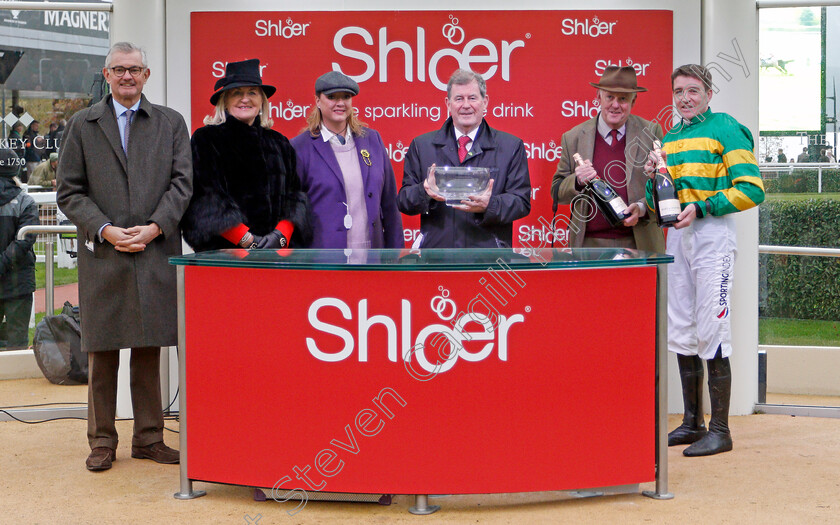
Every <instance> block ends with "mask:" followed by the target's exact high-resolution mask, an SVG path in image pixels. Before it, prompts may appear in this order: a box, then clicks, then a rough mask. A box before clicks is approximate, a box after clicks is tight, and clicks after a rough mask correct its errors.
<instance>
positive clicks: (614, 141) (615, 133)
mask: <svg viewBox="0 0 840 525" xmlns="http://www.w3.org/2000/svg"><path fill="white" fill-rule="evenodd" d="M610 135H611V136H612V144H610V146H612V147H613V148H614V147H616V146H618V130H617V129H611V130H610Z"/></svg>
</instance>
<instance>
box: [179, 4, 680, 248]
mask: <svg viewBox="0 0 840 525" xmlns="http://www.w3.org/2000/svg"><path fill="white" fill-rule="evenodd" d="M672 18H673V13H672V12H671V11H658V10H650V11H641V10H640V11H632V10H630V11H603V10H597V11H596V10H584V11H399V12H397V11H337V12H331V11H326V12H305V11H293V12H196V13H192V15H191V42H192V49H191V82H192V83H191V92H192V123H191V124H192V129H193V130H195V129H196V128H198V127H200V126H201V125H202V119H203V118H204V116H205V115H207V114H209V113H210V112H211V111H212V108H211V106H210V102H209V100H208V99H209V98H210V95H211V93H212V92H213V85H214V84H215V82H216V80H218V79H219V78H220V77H222V76H223V75H224V66H225V63H226V62H227V61H236V60H244V59H248V58H259V59H260V61H261V65H262V67H263V71H262V74H263V80H264V82H266V83H267V84H271V85H274V86H277V88H278V91H277V94H275V95H274V97H272V99H271V116H272V118H273V119H274V129H276V130H278V131H280V132H281V133H283V134H284V135H286V136H287V137H289V138H292V137H294V136H295V135H297V134H298V133H299V132H300V131H301V128H303V126H304V125H305V118H306V114H307V113H308V111H309V110H310V109H311V108H312V105H313V102H314V99H315V94H314V85H315V79H316V78H317V77H318V76H320V75H322V74H323V73H325V72H327V71H329V70H331V69H337V70H340V71H342V72H343V73H345V74H347V75H350V76H352V77H354V78H355V79H356V81H357V82H359V85H360V88H361V91H360V93H359V95H358V96H357V97H355V98H354V100H353V104H354V107H355V108H356V109H357V110H358V111H359V115H360V117H361V119H362V121H364V122H366V123H367V124H368V125H369V126H371V127H372V128H374V129H376V130H377V131H379V132H380V133H381V135H382V138H383V140H384V141H385V145H386V147H387V148H388V150H389V152H390V156H391V160H392V162H393V164H394V171H395V173H396V177H397V187H399V186H400V183H401V181H402V162H403V159H404V157H405V152H406V150H407V149H408V145H409V144H410V143H411V140H412V139H413V138H414V137H416V136H417V135H420V134H421V133H425V132H427V131H431V130H434V129H437V128H439V127H440V126H441V125H442V124H443V122H444V121H445V120H446V118H447V111H446V105H445V103H444V98H445V96H446V92H445V84H446V81H447V80H448V78H449V75H450V74H451V73H452V72H453V71H454V70H455V69H456V68H457V67H459V66H460V67H469V68H471V69H473V70H474V71H476V72H479V73H481V74H483V75H484V76H485V78H486V79H487V93H488V96H489V97H490V101H489V105H488V114H487V121H488V123H489V124H490V125H491V126H493V127H496V128H498V129H501V130H503V131H507V132H509V133H513V134H514V135H516V136H518V137H520V138H522V139H523V141H524V142H525V146H526V151H527V153H528V158H529V167H530V172H531V185H532V187H533V190H532V208H531V214H530V215H529V216H528V217H526V218H525V219H522V220H520V221H517V223H516V224H515V225H514V244H515V245H518V246H523V245H525V246H538V245H546V244H549V243H550V242H551V240H552V239H551V237H552V233H551V232H549V229H548V228H547V227H546V226H545V225H544V224H546V223H550V222H551V196H550V188H551V177H552V175H553V174H554V171H555V169H556V166H557V161H558V159H559V156H560V138H561V136H562V135H563V133H564V132H565V131H566V130H568V129H570V128H571V127H573V126H575V125H576V124H578V123H580V122H582V121H583V120H585V119H587V118H589V117H592V116H594V115H595V114H597V111H598V108H597V105H596V103H595V89H594V88H592V87H591V86H590V85H589V82H597V80H598V79H599V78H600V75H601V74H602V73H603V70H604V68H605V67H606V66H607V65H622V66H624V65H631V66H633V67H634V68H635V69H636V72H637V75H638V79H639V84H640V85H642V86H644V87H647V88H648V89H649V92H648V93H642V94H641V95H640V96H639V98H638V102H637V104H636V106H635V108H634V109H633V113H634V114H637V115H639V116H641V117H643V118H647V119H649V120H653V119H656V118H657V117H658V118H659V119H661V118H663V115H665V114H667V116H668V117H669V116H670V111H666V112H663V111H662V110H663V108H669V107H670V103H671V97H670V80H669V78H670V73H671V70H672V56H673V53H672V44H673V42H672V34H673V30H672V28H673V22H672ZM660 122H661V120H660ZM540 217H542V218H543V219H544V220H543V221H540V220H539V219H540ZM403 225H404V228H405V230H406V235H405V238H406V242H407V245H410V244H411V241H412V240H413V239H414V237H415V236H416V233H417V230H418V229H419V219H418V218H417V217H404V218H403ZM556 235H557V236H558V237H559V238H558V239H557V240H558V241H561V242H563V240H564V239H565V233H564V232H563V231H557V232H556Z"/></svg>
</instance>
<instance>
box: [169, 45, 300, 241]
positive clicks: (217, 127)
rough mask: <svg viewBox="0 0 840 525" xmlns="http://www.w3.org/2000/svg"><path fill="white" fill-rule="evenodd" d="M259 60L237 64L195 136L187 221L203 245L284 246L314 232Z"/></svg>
mask: <svg viewBox="0 0 840 525" xmlns="http://www.w3.org/2000/svg"><path fill="white" fill-rule="evenodd" d="M259 64H260V62H259V60H257V59H255V58H254V59H251V60H243V61H241V62H230V63H228V65H227V67H226V68H225V76H224V77H223V78H221V79H219V81H218V82H216V86H215V90H216V91H215V92H214V93H213V95H212V96H211V97H210V103H211V104H213V105H214V106H215V107H216V108H215V112H214V113H213V114H212V115H208V116H207V117H206V118H205V119H204V124H205V126H204V127H202V128H199V129H197V130H196V132H195V134H193V137H192V153H193V174H194V181H193V192H194V193H193V197H192V201H190V206H189V208H188V209H187V212H186V214H185V215H184V219H183V222H182V227H183V231H184V239H185V240H186V241H187V243H189V245H190V246H192V247H193V249H194V250H195V251H205V250H215V249H223V248H236V247H242V248H248V249H251V248H266V249H280V248H286V247H296V246H304V245H306V244H308V243H309V242H310V240H311V237H312V229H311V227H310V219H309V203H308V200H307V197H306V193H305V192H303V191H302V190H301V184H300V179H299V178H298V175H297V172H296V159H295V152H294V150H293V149H292V146H291V145H290V144H289V140H288V139H287V138H286V137H284V136H283V135H281V134H280V133H278V132H276V131H274V130H272V129H271V125H272V121H271V119H270V118H269V112H268V98H269V97H271V96H272V95H273V94H274V92H275V91H276V88H274V86H269V85H266V84H263V83H262V78H261V77H260V69H259Z"/></svg>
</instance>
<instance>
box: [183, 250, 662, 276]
mask: <svg viewBox="0 0 840 525" xmlns="http://www.w3.org/2000/svg"><path fill="white" fill-rule="evenodd" d="M673 261H674V258H673V257H671V256H670V255H665V254H662V253H653V252H645V251H640V250H628V249H625V248H542V249H529V248H519V249H513V250H511V249H501V248H493V249H483V248H468V249H423V250H408V249H405V250H394V249H390V250H374V249H369V250H349V249H348V250H315V249H291V250H288V249H287V250H242V249H232V250H215V251H208V252H201V253H192V254H188V255H180V256H177V257H170V258H169V262H170V264H174V265H178V266H216V267H229V268H276V269H295V270H356V271H358V270H375V271H389V270H393V271H452V270H486V269H487V266H488V265H492V264H498V263H504V264H506V265H508V266H510V267H513V268H516V269H521V270H531V269H533V270H538V269H542V268H551V269H562V268H607V267H613V268H615V267H629V266H652V265H657V264H667V263H671V262H673Z"/></svg>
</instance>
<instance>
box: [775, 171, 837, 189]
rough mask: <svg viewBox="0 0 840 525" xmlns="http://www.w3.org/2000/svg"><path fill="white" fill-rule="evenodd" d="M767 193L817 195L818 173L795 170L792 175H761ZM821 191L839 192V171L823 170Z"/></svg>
mask: <svg viewBox="0 0 840 525" xmlns="http://www.w3.org/2000/svg"><path fill="white" fill-rule="evenodd" d="M762 175H763V177H764V187H765V190H766V191H767V193H817V191H818V186H819V172H818V171H817V170H796V171H794V172H793V173H779V174H778V175H776V174H775V173H773V174H771V173H770V172H764V173H762ZM822 191H823V192H826V193H829V192H837V191H840V170H834V169H832V170H823V172H822Z"/></svg>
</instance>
